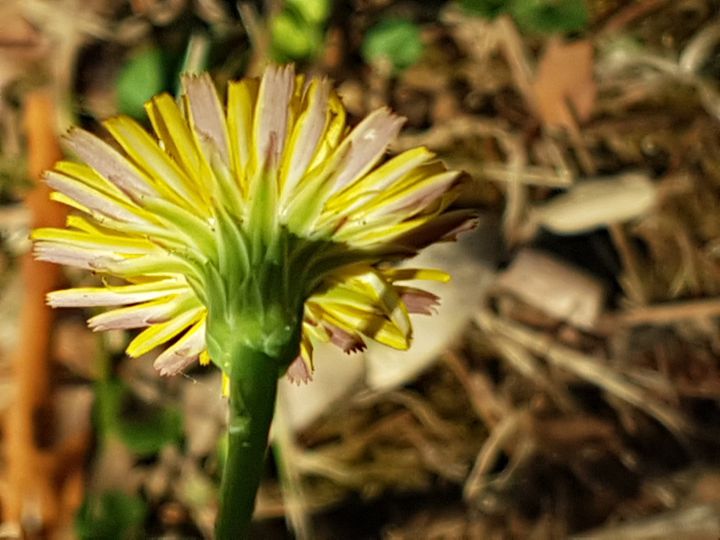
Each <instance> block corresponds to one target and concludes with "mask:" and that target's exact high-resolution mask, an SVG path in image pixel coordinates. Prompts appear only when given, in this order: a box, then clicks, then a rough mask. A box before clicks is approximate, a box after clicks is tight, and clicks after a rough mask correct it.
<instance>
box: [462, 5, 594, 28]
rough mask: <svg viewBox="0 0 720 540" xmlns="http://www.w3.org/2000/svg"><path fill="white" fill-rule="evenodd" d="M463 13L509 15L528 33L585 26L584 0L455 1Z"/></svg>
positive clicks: (483, 15)
mask: <svg viewBox="0 0 720 540" xmlns="http://www.w3.org/2000/svg"><path fill="white" fill-rule="evenodd" d="M459 3H460V6H461V7H462V8H463V9H464V10H465V11H466V12H467V13H470V14H473V15H478V16H480V17H485V18H487V19H493V18H495V17H497V16H499V15H502V14H503V13H508V14H510V15H511V16H512V17H513V19H515V21H516V22H517V23H518V25H519V26H520V27H521V28H522V29H524V30H527V31H530V32H540V33H544V34H552V33H555V32H576V31H579V30H583V29H585V28H586V27H587V25H588V19H589V14H588V10H587V5H586V2H585V0H459Z"/></svg>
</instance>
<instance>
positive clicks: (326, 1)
mask: <svg viewBox="0 0 720 540" xmlns="http://www.w3.org/2000/svg"><path fill="white" fill-rule="evenodd" d="M285 5H286V6H287V7H288V8H294V9H295V10H296V11H297V12H298V13H299V14H300V15H301V16H302V18H303V19H305V20H306V21H308V22H311V23H315V24H324V23H325V21H326V20H327V18H328V17H329V16H330V7H331V4H330V0H286V1H285Z"/></svg>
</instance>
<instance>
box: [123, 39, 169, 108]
mask: <svg viewBox="0 0 720 540" xmlns="http://www.w3.org/2000/svg"><path fill="white" fill-rule="evenodd" d="M166 77H167V72H166V62H165V58H164V55H163V53H162V51H161V50H160V49H158V48H156V47H153V48H150V49H145V50H143V51H142V52H140V53H138V54H136V55H134V56H133V57H131V58H130V59H129V60H128V61H127V63H126V64H125V65H124V66H123V67H122V69H121V70H120V75H119V76H118V79H117V108H118V111H120V112H121V113H124V114H127V115H129V116H132V117H134V118H144V117H145V108H144V105H145V102H146V101H148V100H149V99H150V98H152V97H153V96H154V95H155V94H159V93H160V92H162V91H163V90H165V83H166Z"/></svg>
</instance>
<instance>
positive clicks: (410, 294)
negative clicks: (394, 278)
mask: <svg viewBox="0 0 720 540" xmlns="http://www.w3.org/2000/svg"><path fill="white" fill-rule="evenodd" d="M401 299H402V301H403V302H404V303H405V307H407V310H408V312H410V313H418V314H420V315H432V314H433V313H436V312H437V308H438V306H439V305H440V298H439V297H438V296H436V295H434V294H433V293H431V292H428V291H423V290H420V289H412V290H408V291H406V292H405V293H403V295H402V296H401Z"/></svg>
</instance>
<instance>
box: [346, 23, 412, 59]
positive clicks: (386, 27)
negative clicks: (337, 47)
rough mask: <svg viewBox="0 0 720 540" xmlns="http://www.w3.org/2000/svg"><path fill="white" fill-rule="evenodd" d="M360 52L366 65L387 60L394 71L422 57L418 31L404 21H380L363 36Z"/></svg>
mask: <svg viewBox="0 0 720 540" xmlns="http://www.w3.org/2000/svg"><path fill="white" fill-rule="evenodd" d="M360 52H361V53H362V56H363V58H364V59H365V61H366V62H367V63H368V64H372V63H373V62H375V61H377V60H379V59H381V58H387V59H388V60H390V62H391V63H392V65H393V68H395V69H396V70H402V69H405V68H407V67H410V66H411V65H413V64H414V63H415V62H417V61H418V60H420V57H421V56H422V53H423V43H422V39H421V36H420V29H419V28H418V26H417V25H416V24H414V23H412V22H411V21H408V20H405V19H388V20H385V21H382V22H381V23H378V24H376V25H375V26H373V27H372V28H371V29H370V30H368V32H367V34H365V39H364V40H363V43H362V48H361V49H360Z"/></svg>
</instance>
